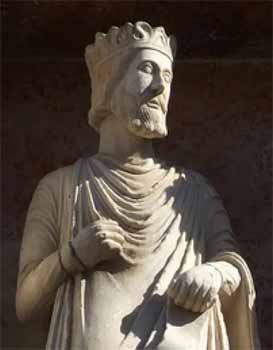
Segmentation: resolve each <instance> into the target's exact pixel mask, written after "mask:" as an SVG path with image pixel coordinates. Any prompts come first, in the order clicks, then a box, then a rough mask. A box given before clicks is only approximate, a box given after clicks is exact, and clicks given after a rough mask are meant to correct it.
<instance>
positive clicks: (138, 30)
mask: <svg viewBox="0 0 273 350" xmlns="http://www.w3.org/2000/svg"><path fill="white" fill-rule="evenodd" d="M133 48H148V49H154V50H157V51H159V52H161V53H163V54H164V55H166V56H168V57H169V58H170V60H171V61H173V58H174V56H175V52H176V41H175V38H174V36H170V37H168V36H167V34H166V32H165V30H164V28H163V27H156V28H152V27H151V26H150V24H149V23H147V22H136V23H135V24H132V23H126V24H125V25H123V26H122V27H120V28H119V27H116V26H112V27H111V28H110V29H109V31H108V33H107V34H105V33H101V32H98V33H97V34H96V36H95V42H94V44H91V45H88V46H87V47H86V49H85V59H86V62H87V65H88V68H89V71H90V73H91V74H92V71H94V69H96V68H97V67H98V66H99V65H101V64H102V63H104V62H106V61H108V60H110V59H111V58H113V57H114V56H117V55H119V54H123V53H124V52H126V51H127V50H129V49H133Z"/></svg>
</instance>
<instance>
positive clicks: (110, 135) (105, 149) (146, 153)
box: [99, 116, 154, 160]
mask: <svg viewBox="0 0 273 350" xmlns="http://www.w3.org/2000/svg"><path fill="white" fill-rule="evenodd" d="M99 153H104V154H108V155H110V156H112V157H114V158H117V159H120V160H128V158H130V159H147V158H151V157H154V150H153V145H152V140H149V139H143V138H141V137H138V136H135V135H133V134H132V133H130V132H129V131H128V130H127V128H126V126H125V125H124V124H123V123H122V122H121V121H120V120H119V119H118V118H116V117H115V116H109V117H107V118H106V119H105V120H104V121H103V123H102V125H101V128H100V143H99Z"/></svg>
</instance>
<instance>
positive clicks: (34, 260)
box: [16, 22, 260, 350]
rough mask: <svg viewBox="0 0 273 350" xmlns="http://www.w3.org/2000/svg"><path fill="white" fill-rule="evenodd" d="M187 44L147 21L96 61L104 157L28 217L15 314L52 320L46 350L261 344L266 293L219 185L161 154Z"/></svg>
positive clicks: (47, 180) (108, 38)
mask: <svg viewBox="0 0 273 350" xmlns="http://www.w3.org/2000/svg"><path fill="white" fill-rule="evenodd" d="M175 50H176V44H175V39H174V38H173V37H172V36H170V37H169V36H167V34H166V32H165V30H164V28H163V27H156V28H152V27H151V26H150V25H149V24H148V23H146V22H137V23H135V24H132V23H126V24H125V25H124V26H122V27H120V28H118V27H111V29H110V30H109V32H108V33H107V34H103V33H97V34H96V38H95V42H94V44H92V45H89V46H87V48H86V52H85V59H86V63H87V66H88V70H89V74H90V78H91V90H92V93H91V109H90V111H89V124H90V125H91V126H92V127H94V128H95V129H96V130H97V131H98V132H99V134H100V143H99V150H98V153H97V154H96V155H95V156H92V157H90V158H88V159H80V160H78V161H77V162H76V163H75V164H73V165H71V166H67V167H64V168H60V169H58V170H56V171H54V172H52V173H50V174H48V175H46V176H45V177H44V178H43V179H42V180H41V181H40V183H39V185H38V187H37V189H36V191H35V193H34V195H33V198H32V201H31V204H30V207H29V211H28V215H27V219H26V224H25V230H24V236H23V242H22V248H21V256H20V268H19V276H18V287H17V295H16V309H17V315H18V318H19V319H20V320H22V321H27V320H32V319H35V318H36V317H40V316H41V315H46V314H48V313H50V315H51V319H50V327H49V331H48V338H47V345H46V349H47V350H49V349H54V350H74V349H75V350H76V349H82V350H110V349H111V350H112V349H113V350H115V349H159V350H163V349H166V350H167V349H168V350H174V349H179V350H228V349H238V350H250V349H259V348H260V345H259V339H258V336H257V332H256V323H255V311H254V300H255V290H254V285H253V280H252V277H251V273H250V271H249V269H248V267H247V264H246V262H245V261H244V260H243V258H242V257H241V256H240V254H239V252H238V248H237V245H236V241H235V238H234V235H233V233H232V229H231V226H230V221H229V219H228V216H227V213H226V211H225V209H224V207H223V205H222V202H221V199H220V197H219V195H218V194H217V192H216V191H215V189H214V188H213V187H212V186H211V185H210V184H209V183H208V181H207V180H206V179H205V178H204V177H203V176H201V175H200V174H198V173H196V172H194V171H191V170H187V169H183V168H179V167H174V166H168V165H167V164H165V163H164V162H163V161H161V160H159V159H157V158H155V156H154V152H153V147H152V140H153V139H154V138H162V137H165V136H166V135H167V132H168V130H167V126H166V116H167V111H168V101H169V97H170V91H171V82H172V78H173V62H174V56H175Z"/></svg>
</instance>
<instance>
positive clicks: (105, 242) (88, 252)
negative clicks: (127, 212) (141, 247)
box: [72, 219, 124, 269]
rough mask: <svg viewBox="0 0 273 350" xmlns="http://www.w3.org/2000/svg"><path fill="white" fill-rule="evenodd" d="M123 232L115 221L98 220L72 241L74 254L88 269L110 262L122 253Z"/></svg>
mask: <svg viewBox="0 0 273 350" xmlns="http://www.w3.org/2000/svg"><path fill="white" fill-rule="evenodd" d="M123 242H124V236H123V230H122V228H121V227H120V226H119V225H118V223H117V222H116V221H113V220H106V219H105V220H98V221H95V222H93V223H92V224H91V225H88V226H86V227H85V228H84V229H82V230H81V231H80V232H79V233H78V235H77V236H76V237H75V238H74V239H73V240H72V245H73V247H74V250H75V253H76V254H77V256H78V257H79V259H80V260H81V261H82V263H83V264H84V265H85V266H86V267H87V268H88V269H92V268H93V267H94V266H95V265H96V264H97V263H99V262H101V261H104V260H110V259H112V258H114V257H116V256H118V255H119V254H120V253H121V251H122V245H123Z"/></svg>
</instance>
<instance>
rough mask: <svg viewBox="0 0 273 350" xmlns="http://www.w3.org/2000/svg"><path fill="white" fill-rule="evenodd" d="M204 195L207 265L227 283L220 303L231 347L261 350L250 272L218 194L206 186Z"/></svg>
mask: <svg viewBox="0 0 273 350" xmlns="http://www.w3.org/2000/svg"><path fill="white" fill-rule="evenodd" d="M204 193H205V195H204V201H203V206H202V210H203V213H204V214H205V216H204V223H205V224H204V227H205V241H206V261H208V262H209V264H212V265H213V266H214V268H216V269H217V270H218V271H220V273H221V274H222V276H223V279H224V282H225V283H226V284H225V287H224V291H225V293H222V295H221V298H220V299H221V305H222V311H223V315H224V319H225V322H226V325H227V332H228V336H229V342H230V347H231V349H251V350H254V349H255V350H260V342H259V336H258V331H257V325H256V315H255V308H254V301H255V288H254V283H253V279H252V276H251V272H250V270H249V268H248V266H247V264H246V262H245V261H244V259H243V258H242V257H241V256H240V253H239V249H238V246H237V243H236V240H235V237H234V234H233V231H232V228H231V224H230V220H229V218H228V215H227V212H226V210H225V208H224V206H223V203H222V201H221V198H220V196H219V194H218V193H217V192H216V191H215V189H214V188H213V187H212V186H210V185H208V184H206V187H205V190H204ZM238 335H239V336H238Z"/></svg>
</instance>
